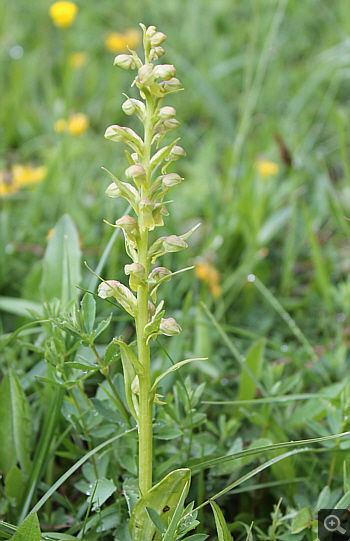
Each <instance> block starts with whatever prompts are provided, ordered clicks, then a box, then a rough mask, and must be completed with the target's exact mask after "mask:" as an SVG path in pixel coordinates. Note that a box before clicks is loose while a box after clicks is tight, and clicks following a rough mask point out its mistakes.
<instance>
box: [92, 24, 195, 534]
mask: <svg viewBox="0 0 350 541" xmlns="http://www.w3.org/2000/svg"><path fill="white" fill-rule="evenodd" d="M140 26H141V27H142V30H143V46H144V62H142V60H141V59H140V58H139V56H138V54H137V53H136V52H135V51H132V50H129V54H121V55H118V56H117V57H116V58H115V61H114V65H115V66H118V67H120V68H122V69H132V70H137V74H136V77H135V79H134V82H133V84H132V86H134V85H136V87H137V88H138V90H139V93H140V98H141V99H140V100H139V99H134V98H131V97H128V96H126V101H125V102H124V103H123V106H122V108H123V111H124V112H125V113H126V114H127V115H136V116H137V117H138V119H139V120H140V121H141V124H142V125H143V134H142V136H140V135H138V134H137V133H136V132H135V131H133V130H132V129H130V128H128V127H122V126H118V125H113V126H109V127H108V128H107V130H106V133H105V137H106V138H107V139H109V140H111V141H114V142H117V143H119V142H121V143H124V144H125V145H127V146H128V147H129V148H130V149H131V152H130V151H129V150H126V151H125V152H126V156H127V159H128V162H129V167H128V168H127V169H126V171H125V176H126V179H128V180H129V181H130V182H128V181H124V180H120V179H119V178H117V177H115V176H114V174H112V173H111V172H109V171H107V172H108V174H109V176H110V177H111V179H112V182H111V184H110V185H109V186H108V188H107V190H106V194H107V195H108V196H109V197H114V198H116V197H123V198H124V199H126V200H127V201H128V202H129V204H130V208H131V209H132V211H133V215H132V216H131V215H129V214H128V215H126V216H122V217H121V218H119V219H117V220H116V222H115V224H110V225H113V227H118V228H121V229H122V231H123V234H124V237H125V249H126V252H127V254H128V256H129V257H130V259H131V261H132V262H131V263H130V264H128V265H126V266H125V269H124V270H125V274H126V275H127V276H128V277H129V287H127V286H125V285H124V284H122V283H121V282H119V281H117V280H106V281H102V282H101V284H100V285H99V288H98V294H99V296H100V297H102V298H107V297H114V298H115V299H116V300H117V302H118V303H119V304H120V305H121V307H122V308H123V309H124V310H126V312H128V313H129V314H130V315H131V316H132V317H133V318H134V320H135V329H136V338H137V351H136V352H135V351H133V349H132V347H130V346H129V345H127V344H126V343H125V342H124V341H122V340H121V339H119V338H115V339H114V342H115V343H116V344H117V345H118V346H119V347H120V351H121V359H122V364H123V372H124V380H125V390H126V397H127V402H128V406H129V409H130V412H131V414H132V416H133V417H134V419H135V422H136V424H137V427H138V433H139V492H140V500H139V502H138V504H137V505H136V506H135V508H134V510H133V512H132V515H131V520H130V533H131V535H132V538H133V539H135V540H138V539H139V540H142V539H156V538H157V537H154V535H156V536H157V535H160V533H161V527H160V526H159V524H160V522H159V520H157V517H158V519H160V521H161V522H162V523H163V524H164V531H165V526H168V530H166V531H167V535H169V536H170V535H172V536H173V537H169V539H173V538H175V537H174V535H175V531H176V528H177V527H178V526H177V524H178V521H179V518H180V514H179V513H180V512H181V511H182V510H183V504H184V500H185V497H186V495H187V492H188V489H189V482H190V471H189V470H188V469H181V470H176V471H174V472H171V473H170V474H169V475H168V476H167V477H166V478H165V479H163V480H162V481H161V482H160V483H158V484H157V485H155V486H153V482H152V446H153V435H152V424H153V421H152V419H153V404H154V403H157V404H164V403H165V402H162V401H161V400H160V398H162V397H161V395H159V394H157V385H158V383H159V382H160V380H161V379H162V378H163V377H164V376H165V375H167V374H168V373H169V372H170V371H172V370H176V369H178V368H179V367H180V366H182V365H184V364H186V363H188V362H191V361H193V360H199V359H186V360H184V361H181V362H179V363H177V364H176V365H174V366H172V367H171V368H170V369H169V370H167V371H166V372H164V373H163V374H162V375H160V376H158V377H157V378H156V379H155V381H152V370H151V357H150V340H151V339H155V338H156V337H157V336H158V335H159V334H163V335H166V336H173V335H177V334H179V333H180V332H181V327H180V325H179V324H178V323H177V321H176V320H175V319H174V318H173V317H164V316H165V309H164V301H163V300H162V301H160V302H158V304H157V294H158V288H159V287H160V285H161V284H162V282H165V281H168V280H170V279H171V277H172V276H173V275H174V274H176V273H174V272H172V271H171V270H170V269H167V268H165V267H160V266H156V264H157V260H158V259H159V258H160V257H161V256H163V255H164V254H166V253H169V252H178V251H180V250H183V249H185V248H187V244H186V240H187V239H188V238H189V237H190V235H191V234H192V233H193V232H194V231H195V229H196V228H197V227H198V226H196V227H194V228H193V229H191V230H190V231H189V232H187V233H186V234H184V235H180V236H177V235H170V236H160V237H158V238H156V239H155V240H153V239H152V240H153V242H152V241H151V240H150V233H151V232H152V231H156V228H158V227H161V226H163V225H164V217H165V216H167V215H168V214H169V212H168V204H169V203H170V201H167V200H166V199H165V198H166V196H167V193H168V192H169V190H170V188H173V187H174V186H177V185H178V184H180V183H181V182H182V181H183V179H182V178H181V177H180V175H178V174H177V173H174V172H168V168H169V165H170V164H171V163H172V162H174V161H176V160H178V159H179V158H181V157H183V156H185V155H186V154H185V151H184V149H183V148H182V147H181V146H179V145H178V144H177V143H178V139H175V140H174V141H173V142H172V143H170V144H168V145H166V146H160V143H161V141H162V140H163V138H164V136H165V135H166V134H167V133H168V132H171V131H173V130H176V129H177V128H178V127H179V126H180V123H179V122H178V120H177V119H176V118H175V115H176V111H175V109H174V108H173V107H171V106H169V105H163V102H164V99H165V98H166V97H167V96H168V95H170V94H174V93H175V92H180V91H181V90H183V88H182V85H181V83H180V81H179V80H178V79H177V78H176V77H175V75H176V70H175V67H174V66H173V65H170V64H155V61H156V60H158V59H159V58H160V57H162V56H163V55H164V49H163V47H162V44H163V42H164V41H165V39H166V35H165V34H163V33H162V32H158V31H157V30H156V28H155V27H154V26H150V27H148V28H146V27H145V26H144V25H143V24H141V25H140ZM190 268H192V267H190ZM183 270H188V269H182V271H183ZM182 271H177V272H182ZM195 522H196V521H195V520H193V517H191V520H190V523H191V526H189V524H187V526H186V527H187V528H189V529H192V528H193V527H195ZM171 524H172V529H171V530H169V528H170V525H171Z"/></svg>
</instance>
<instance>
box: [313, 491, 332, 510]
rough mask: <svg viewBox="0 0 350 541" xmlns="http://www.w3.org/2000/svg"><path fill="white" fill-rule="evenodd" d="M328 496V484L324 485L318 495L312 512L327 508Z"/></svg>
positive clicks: (329, 494) (329, 493)
mask: <svg viewBox="0 0 350 541" xmlns="http://www.w3.org/2000/svg"><path fill="white" fill-rule="evenodd" d="M330 497H331V491H330V488H329V487H328V486H325V487H324V488H323V489H322V491H321V493H320V495H319V497H318V500H317V503H316V506H315V509H314V514H316V513H317V512H318V511H319V510H320V509H327V508H328V503H329V500H330Z"/></svg>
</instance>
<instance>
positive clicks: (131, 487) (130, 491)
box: [123, 479, 139, 515]
mask: <svg viewBox="0 0 350 541" xmlns="http://www.w3.org/2000/svg"><path fill="white" fill-rule="evenodd" d="M123 494H124V497H125V499H126V503H127V504H128V511H129V515H131V513H132V511H133V509H134V507H135V505H136V504H137V502H138V501H139V485H138V482H137V480H136V479H125V481H124V483H123Z"/></svg>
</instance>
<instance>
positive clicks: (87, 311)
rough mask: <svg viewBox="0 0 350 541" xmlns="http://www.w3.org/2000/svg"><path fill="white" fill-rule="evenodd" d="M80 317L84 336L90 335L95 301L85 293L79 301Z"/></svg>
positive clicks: (93, 320)
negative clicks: (84, 332)
mask: <svg viewBox="0 0 350 541" xmlns="http://www.w3.org/2000/svg"><path fill="white" fill-rule="evenodd" d="M81 315H82V318H83V322H84V327H85V331H86V334H91V333H92V331H93V328H94V323H95V317H96V301H95V299H94V297H93V296H92V295H90V293H85V295H84V297H83V300H82V301H81Z"/></svg>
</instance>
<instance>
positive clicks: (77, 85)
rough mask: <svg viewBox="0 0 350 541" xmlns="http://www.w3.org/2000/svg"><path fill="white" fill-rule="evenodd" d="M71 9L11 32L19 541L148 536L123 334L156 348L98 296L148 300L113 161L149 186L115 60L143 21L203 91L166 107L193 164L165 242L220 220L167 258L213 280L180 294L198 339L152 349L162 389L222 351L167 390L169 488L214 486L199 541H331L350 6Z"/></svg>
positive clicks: (183, 280) (157, 446) (6, 382)
mask: <svg viewBox="0 0 350 541" xmlns="http://www.w3.org/2000/svg"><path fill="white" fill-rule="evenodd" d="M50 6H51V2H49V1H47V0H45V1H44V0H38V1H36V2H25V1H24V0H15V1H13V2H11V3H8V5H6V7H5V8H4V9H3V17H2V22H1V25H2V33H1V36H2V37H1V44H2V49H3V53H2V58H1V80H2V99H1V101H2V104H1V105H2V106H1V109H0V119H1V123H0V126H1V127H0V149H1V153H0V222H1V225H0V287H1V291H0V368H1V386H0V434H1V446H0V471H1V475H2V477H1V480H0V518H1V521H0V538H1V539H12V537H13V536H14V537H13V538H14V539H15V541H21V540H22V539H25V541H27V540H28V539H29V537H28V535H29V534H27V533H26V532H27V530H26V529H25V528H29V529H31V530H32V531H34V532H36V533H34V534H33V538H32V539H33V541H37V540H40V539H51V540H54V539H56V540H61V541H63V540H64V541H68V540H74V539H83V540H85V541H100V540H106V541H112V540H113V541H116V540H121V541H122V540H128V539H129V540H130V534H129V530H128V521H129V515H130V513H131V511H132V509H133V508H134V506H135V505H137V500H138V497H139V494H138V486H139V485H138V482H139V471H138V467H139V466H138V435H137V429H136V428H135V426H136V423H135V422H134V419H133V418H132V416H131V414H130V412H131V413H132V406H130V404H131V402H130V396H127V393H128V391H125V386H124V378H123V366H122V362H121V355H120V348H119V345H120V344H118V343H116V342H114V341H113V338H114V337H117V338H120V337H122V339H123V340H124V342H126V343H128V344H131V345H135V339H136V336H135V325H134V320H133V316H132V315H131V314H130V312H129V313H128V311H126V312H125V310H121V309H120V306H119V305H117V303H116V302H114V301H113V299H112V300H111V299H110V298H107V299H102V298H100V297H98V285H99V284H100V282H101V280H100V278H99V277H100V276H101V277H102V279H103V280H119V281H121V282H123V284H125V285H128V283H129V280H128V279H127V278H126V277H125V276H123V274H124V271H123V269H124V266H125V265H128V264H130V258H129V257H128V256H127V254H126V253H125V244H124V238H123V235H122V234H121V233H122V232H121V231H120V229H112V228H111V227H110V226H109V225H108V224H106V223H105V221H107V222H109V223H112V224H114V223H115V221H116V220H117V219H118V218H120V217H121V216H123V215H128V214H131V210H130V207H129V206H128V202H127V201H126V200H125V199H123V198H121V197H119V198H108V197H106V196H105V195H104V192H105V191H106V189H107V187H108V185H109V184H110V179H109V177H108V175H107V174H106V172H105V171H103V170H102V169H101V168H102V166H103V167H105V168H106V169H108V170H109V171H111V172H112V173H113V174H115V175H116V176H118V178H121V179H122V180H123V181H125V180H126V179H125V178H124V177H125V175H124V170H125V169H126V167H127V165H126V159H125V154H124V149H123V148H122V145H113V144H112V143H111V142H110V141H107V140H106V139H105V138H104V137H103V135H104V133H105V131H106V128H107V127H108V126H109V125H111V124H113V125H119V126H127V127H129V128H131V129H133V130H135V131H136V132H137V133H140V134H141V135H142V136H143V134H142V133H141V132H140V124H139V121H138V119H137V118H135V116H127V115H126V114H125V112H124V111H123V109H122V104H123V103H124V102H125V95H123V93H126V94H128V95H130V97H131V98H139V96H138V93H137V88H136V87H134V88H132V89H130V85H131V83H132V81H133V78H134V77H135V75H136V72H135V73H132V72H131V71H129V70H121V69H117V67H113V60H114V57H115V56H116V55H118V54H125V53H128V51H127V48H126V46H127V45H129V46H130V48H131V49H134V50H135V51H137V53H138V54H139V55H140V57H141V56H142V30H141V28H140V27H139V23H140V22H143V23H144V24H145V25H146V26H149V25H155V26H156V27H157V30H160V31H162V32H164V33H165V34H166V35H167V41H166V44H165V45H164V48H165V50H166V54H165V56H164V57H162V58H161V59H160V60H159V61H158V63H160V62H161V63H165V64H170V65H172V64H174V65H175V66H176V77H178V78H179V79H180V80H181V83H182V85H183V87H184V88H185V91H181V92H177V93H174V94H172V95H171V96H170V97H169V98H168V97H167V98H166V100H165V102H164V105H166V106H168V105H169V106H172V107H174V108H175V109H176V112H177V115H176V118H177V119H178V121H179V122H180V124H181V125H180V127H179V129H178V130H177V132H176V133H175V135H176V137H181V141H180V143H177V144H181V147H183V149H185V151H186V155H187V156H186V158H183V159H181V160H179V161H177V162H176V164H175V165H173V164H170V166H169V170H167V171H166V172H167V173H175V172H176V173H178V174H179V175H180V177H181V178H183V179H184V180H183V182H181V184H179V185H178V186H174V187H173V188H172V191H171V197H170V199H171V200H172V201H173V202H172V203H171V204H169V205H168V207H169V208H168V210H169V216H164V227H163V228H162V230H161V231H162V232H161V235H163V236H166V237H169V236H171V235H174V234H175V235H177V236H178V237H180V236H181V235H183V234H185V233H186V232H187V231H189V230H191V229H192V228H194V226H196V224H198V223H201V226H200V227H199V228H198V229H196V230H195V232H194V233H193V235H192V236H191V237H190V238H189V239H188V241H186V242H187V244H188V249H187V250H184V251H179V252H178V253H176V254H175V253H172V252H173V251H174V250H169V251H168V252H167V253H165V255H163V256H162V260H161V263H159V264H161V265H164V267H166V268H168V269H171V270H172V272H175V271H177V270H179V269H182V268H187V267H193V268H192V269H191V270H189V271H187V272H184V273H180V274H177V275H175V276H173V277H172V280H171V281H165V280H164V283H162V285H161V288H160V289H159V291H158V302H159V301H160V300H162V299H163V300H164V301H165V306H166V310H167V311H166V316H165V317H169V316H170V315H171V316H173V317H174V318H175V319H176V322H177V323H178V324H179V325H180V326H181V328H182V332H181V334H177V333H172V334H176V336H171V337H168V336H167V335H166V333H165V334H164V335H163V336H158V337H157V338H156V340H154V341H153V340H152V341H151V342H150V343H151V359H152V377H153V381H154V380H155V379H156V378H159V377H160V376H161V375H163V373H164V372H165V371H167V370H168V369H169V368H170V367H172V365H174V364H176V363H179V362H181V361H182V360H183V359H189V358H207V360H205V361H195V362H191V363H188V364H186V366H183V367H181V368H180V369H179V370H176V371H175V370H174V371H171V372H169V373H168V374H167V377H165V378H164V379H162V380H161V383H160V384H159V387H158V389H157V393H159V395H162V397H158V395H156V396H157V400H156V402H158V403H156V404H155V406H154V409H153V436H154V449H153V483H157V482H159V481H161V480H162V479H164V478H165V477H166V476H167V475H168V474H169V473H170V472H172V471H173V470H176V469H178V470H180V469H183V471H184V470H185V469H186V468H189V469H190V471H191V485H190V488H189V493H188V495H187V498H186V503H185V504H184V502H183V501H182V502H180V503H181V509H180V508H179V509H180V511H181V512H182V507H185V512H184V514H185V515H186V514H188V513H190V511H191V509H192V508H191V507H188V506H189V505H190V504H191V502H194V507H195V508H197V507H198V510H197V511H196V512H195V513H192V516H190V515H189V514H188V516H187V517H186V519H184V520H182V521H181V525H180V528H182V530H181V529H180V530H178V532H177V539H180V538H181V539H182V538H183V539H190V537H191V541H204V539H205V538H206V537H207V536H208V535H209V539H215V536H218V538H219V540H220V541H222V540H225V541H227V540H229V539H230V538H231V537H230V536H231V535H232V536H233V537H234V539H235V540H246V539H247V540H249V541H253V540H254V541H255V540H272V541H277V540H280V541H294V540H295V541H304V540H307V541H309V540H310V541H311V540H315V539H317V511H318V510H319V509H321V508H328V509H330V508H335V507H337V508H347V507H349V506H350V473H349V472H350V459H349V448H350V437H349V434H348V431H349V430H350V421H349V415H350V378H349V372H348V371H349V354H348V346H349V334H350V327H349V317H350V282H349V279H348V273H349V269H350V249H349V233H350V223H349V221H348V220H347V217H348V216H350V167H349V116H348V107H349V69H350V65H349V63H350V41H349V35H350V4H348V3H347V2H339V3H330V4H328V3H325V2H322V0H304V1H303V2H298V1H297V0H245V1H244V2H243V1H238V2H234V3H233V2H230V1H229V0H216V1H215V2H212V1H209V0H201V1H199V0H186V1H185V0H178V1H177V2H175V1H173V0H165V1H163V2H157V1H154V0H153V1H151V0H144V1H143V2H142V3H141V2H140V3H136V2H130V3H123V4H121V3H116V2H112V1H111V0H100V1H99V2H93V1H92V0H85V1H84V2H77V3H76V6H77V9H76V8H73V9H72V10H71V11H69V10H68V11H67V10H63V12H60V11H59V12H57V11H56V12H55V10H53V8H52V7H51V9H50ZM124 110H125V107H124ZM173 139H174V137H172V138H171V134H170V135H169V134H168V133H166V134H165V138H164V141H162V143H161V146H162V145H164V144H167V145H170V144H171V142H172V141H173ZM155 150H156V149H155V148H154V149H153V151H155ZM175 166H176V167H175ZM159 174H160V173H159ZM122 177H123V178H122ZM156 232H157V231H156ZM155 238H156V237H154V239H155ZM154 239H153V240H154ZM134 279H136V278H135V276H134ZM134 285H135V284H134ZM136 286H137V284H136ZM131 287H132V286H131ZM132 289H133V288H132ZM135 295H136V293H135ZM124 308H125V306H124ZM134 350H135V351H136V348H134ZM124 369H125V368H124ZM133 388H134V390H135V386H134V387H133ZM135 394H137V392H136V391H135V393H134V395H135ZM131 400H133V399H132V398H131ZM186 471H187V470H186ZM187 488H188V487H187ZM215 502H216V503H215ZM186 505H187V508H186ZM217 506H219V507H217ZM150 507H152V506H150ZM175 507H176V504H175ZM175 507H174V509H172V512H174V510H175ZM220 510H221V511H220ZM221 512H222V514H221ZM33 513H34V514H33ZM35 513H37V515H35ZM175 515H176V513H175ZM181 516H183V512H182V514H181ZM26 517H29V519H28V518H27V520H25V519H26ZM37 517H38V519H37ZM223 517H225V522H224V518H223ZM179 518H180V517H179ZM146 519H147V520H149V521H153V522H152V523H153V524H154V526H155V527H156V528H158V529H157V532H158V533H155V537H153V538H154V539H162V535H163V536H166V535H168V537H163V538H164V539H165V540H166V541H170V539H175V538H176V536H175V534H174V536H173V537H169V534H164V533H162V526H161V524H159V520H160V519H159V517H158V518H157V516H155V515H154V514H152V511H150V514H149V515H148V516H146V518H144V519H143V520H146ZM37 520H39V522H40V528H41V534H40V532H39V529H38V522H37ZM23 521H25V522H23ZM196 521H198V522H199V524H198V525H197V527H196V529H195V530H191V531H190V528H191V527H192V526H195V525H196V524H197V522H196ZM20 524H22V531H21V527H20V528H19V529H18V530H17V533H16V529H17V527H18V526H19V525H20ZM23 524H24V525H25V526H24V529H23ZM226 524H227V526H226ZM165 526H167V524H165ZM35 528H37V530H35ZM186 528H187V529H188V531H190V533H189V534H188V535H189V537H186V536H187V530H186ZM31 535H32V534H31ZM35 535H37V537H35ZM131 535H132V534H131ZM153 538H152V539H153ZM132 539H133V541H134V540H135V539H137V537H132ZM140 541H150V540H149V539H140Z"/></svg>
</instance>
